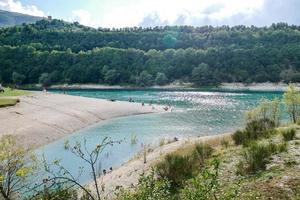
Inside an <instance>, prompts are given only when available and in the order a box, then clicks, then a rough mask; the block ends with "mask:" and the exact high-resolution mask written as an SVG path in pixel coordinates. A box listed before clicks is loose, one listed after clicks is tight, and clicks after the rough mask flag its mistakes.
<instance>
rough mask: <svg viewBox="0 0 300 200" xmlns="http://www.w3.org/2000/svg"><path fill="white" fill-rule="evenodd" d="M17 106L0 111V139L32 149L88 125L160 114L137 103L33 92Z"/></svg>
mask: <svg viewBox="0 0 300 200" xmlns="http://www.w3.org/2000/svg"><path fill="white" fill-rule="evenodd" d="M19 99H20V103H19V104H17V105H15V106H13V107H7V108H0V136H1V135H3V134H12V135H15V136H16V137H17V141H18V143H19V144H22V145H25V146H30V147H32V148H36V147H40V146H42V145H45V144H47V143H51V142H53V141H55V140H57V139H60V138H62V137H64V136H66V135H68V134H71V133H73V132H74V131H76V130H79V129H81V128H84V127H87V126H89V125H91V124H94V123H97V122H100V121H101V120H108V119H112V118H116V117H122V116H128V115H138V114H146V113H153V112H161V111H162V110H163V109H162V107H159V106H156V109H155V110H152V107H150V106H148V105H146V106H142V105H141V104H140V103H129V102H120V101H116V102H111V101H108V100H102V99H93V98H85V97H79V96H69V95H63V94H52V93H47V94H44V93H40V92H36V93H34V94H33V95H31V96H22V97H19Z"/></svg>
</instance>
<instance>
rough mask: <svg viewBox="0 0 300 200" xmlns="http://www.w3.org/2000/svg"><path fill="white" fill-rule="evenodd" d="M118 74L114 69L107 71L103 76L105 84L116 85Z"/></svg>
mask: <svg viewBox="0 0 300 200" xmlns="http://www.w3.org/2000/svg"><path fill="white" fill-rule="evenodd" d="M119 76H120V73H118V72H117V71H116V70H115V69H110V70H107V71H106V73H105V76H104V81H105V83H108V84H110V85H113V84H117V83H118V78H119Z"/></svg>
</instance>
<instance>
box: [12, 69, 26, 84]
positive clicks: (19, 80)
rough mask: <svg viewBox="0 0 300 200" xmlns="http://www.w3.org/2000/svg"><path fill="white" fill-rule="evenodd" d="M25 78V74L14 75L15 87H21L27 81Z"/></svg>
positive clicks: (14, 73)
mask: <svg viewBox="0 0 300 200" xmlns="http://www.w3.org/2000/svg"><path fill="white" fill-rule="evenodd" d="M25 78H26V77H25V76H24V75H23V74H19V73H18V72H13V73H12V81H13V83H14V84H15V86H19V85H21V84H22V83H23V81H24V80H25Z"/></svg>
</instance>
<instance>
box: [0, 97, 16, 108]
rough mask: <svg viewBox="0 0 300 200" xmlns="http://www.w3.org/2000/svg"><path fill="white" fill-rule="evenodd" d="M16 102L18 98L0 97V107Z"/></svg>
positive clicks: (12, 104)
mask: <svg viewBox="0 0 300 200" xmlns="http://www.w3.org/2000/svg"><path fill="white" fill-rule="evenodd" d="M18 102H20V100H19V99H16V98H0V108H3V107H8V106H14V105H16V104H17V103H18Z"/></svg>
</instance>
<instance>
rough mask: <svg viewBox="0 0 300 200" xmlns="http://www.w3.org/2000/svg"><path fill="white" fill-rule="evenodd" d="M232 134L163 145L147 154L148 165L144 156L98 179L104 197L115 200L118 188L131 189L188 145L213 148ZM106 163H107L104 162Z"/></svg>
mask: <svg viewBox="0 0 300 200" xmlns="http://www.w3.org/2000/svg"><path fill="white" fill-rule="evenodd" d="M230 138H231V134H220V135H213V136H203V137H197V138H195V137H193V138H186V139H182V140H179V141H177V142H173V143H170V144H166V145H163V146H161V147H157V148H155V149H154V150H153V151H152V152H151V153H147V156H146V158H147V159H146V160H147V163H146V164H144V157H143V155H141V156H139V157H138V158H136V159H133V160H131V161H128V162H127V163H125V164H123V165H122V166H121V167H119V168H117V169H113V171H112V172H109V173H108V174H106V175H104V176H102V177H101V178H99V179H98V184H99V185H103V188H104V191H102V195H103V196H104V197H106V198H108V199H113V197H114V194H115V192H116V188H118V187H120V186H122V187H124V188H131V187H132V186H135V185H136V184H137V183H138V180H139V178H140V177H141V175H143V174H146V173H148V172H150V171H151V168H152V167H153V166H154V164H155V163H157V162H158V161H159V160H160V159H161V158H163V156H165V155H166V154H168V153H171V152H174V151H177V150H179V151H180V149H181V148H183V147H186V146H187V145H191V144H195V143H201V142H203V143H209V144H210V145H212V146H218V145H220V143H221V140H222V139H226V140H227V141H228V140H230ZM103 162H105V161H103ZM87 187H88V188H89V189H90V190H91V191H95V190H94V189H95V187H94V183H93V182H91V183H90V184H89V185H88V186H87Z"/></svg>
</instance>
